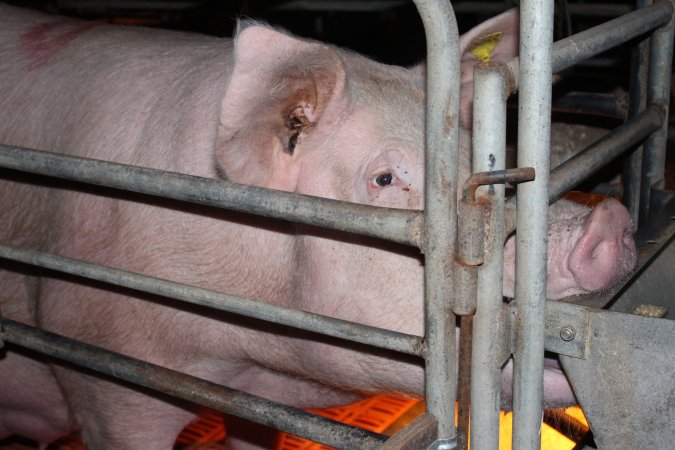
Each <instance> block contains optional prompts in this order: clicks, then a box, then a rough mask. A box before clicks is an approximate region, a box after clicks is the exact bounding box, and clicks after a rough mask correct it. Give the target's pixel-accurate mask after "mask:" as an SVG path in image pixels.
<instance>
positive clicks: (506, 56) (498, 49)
mask: <svg viewBox="0 0 675 450" xmlns="http://www.w3.org/2000/svg"><path fill="white" fill-rule="evenodd" d="M518 32H519V16H518V9H515V8H514V9H510V10H508V11H506V12H504V13H502V14H500V15H498V16H495V17H493V18H492V19H489V20H487V21H485V22H483V23H481V24H479V25H477V26H476V27H475V28H473V29H471V30H469V31H468V32H467V33H465V34H463V35H462V36H461V37H460V39H459V51H460V54H461V55H462V56H461V58H462V60H461V66H462V67H461V78H460V80H461V81H460V82H461V85H462V87H461V98H460V106H459V109H460V119H461V121H462V123H463V124H464V126H465V127H467V128H471V125H472V123H471V121H472V115H473V114H472V111H473V67H474V65H475V64H476V63H477V62H479V61H481V58H483V57H488V58H489V59H490V60H500V61H508V60H510V59H511V58H514V57H516V56H518V46H519V40H518Z"/></svg>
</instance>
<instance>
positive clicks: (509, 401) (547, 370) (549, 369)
mask: <svg viewBox="0 0 675 450" xmlns="http://www.w3.org/2000/svg"><path fill="white" fill-rule="evenodd" d="M512 382H513V359H509V360H508V361H507V363H506V364H505V365H504V367H503V368H502V409H504V410H509V411H510V410H511V409H512V408H513V390H512ZM543 386H544V407H545V408H562V407H567V406H571V405H575V404H576V403H577V400H576V397H575V396H574V392H573V391H572V386H570V383H569V381H568V380H567V376H565V373H564V372H563V370H562V368H561V367H560V363H559V362H558V359H557V358H549V357H546V358H544V384H543Z"/></svg>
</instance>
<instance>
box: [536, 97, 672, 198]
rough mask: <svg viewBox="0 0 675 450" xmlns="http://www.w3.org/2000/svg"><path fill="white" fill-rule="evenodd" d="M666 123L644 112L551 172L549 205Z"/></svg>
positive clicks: (655, 114)
mask: <svg viewBox="0 0 675 450" xmlns="http://www.w3.org/2000/svg"><path fill="white" fill-rule="evenodd" d="M664 119H665V116H664V114H663V113H662V112H661V111H660V110H659V109H658V108H656V107H651V108H647V109H646V110H645V111H643V112H642V113H640V114H638V115H637V116H635V117H634V118H633V119H631V120H630V121H629V122H627V123H625V124H623V125H621V126H619V127H617V128H615V129H614V130H612V131H611V132H610V133H608V134H607V135H606V136H605V137H603V138H602V139H600V140H599V141H597V142H596V143H594V144H592V145H590V146H588V147H587V148H585V149H584V150H583V151H581V152H579V153H578V154H576V155H575V156H574V157H572V158H570V159H569V160H567V161H566V162H565V163H563V164H561V165H560V166H558V167H556V168H555V169H554V170H552V171H551V185H550V186H549V203H553V202H555V201H556V200H558V199H559V198H560V197H562V196H563V195H564V194H565V193H566V192H567V191H569V190H570V189H571V188H573V187H574V186H576V185H577V184H579V183H581V182H582V181H584V180H586V179H587V178H588V177H589V176H590V175H592V174H593V173H595V172H597V171H598V170H599V169H601V168H602V167H604V166H606V165H607V164H609V163H610V162H611V161H612V160H614V159H615V158H616V157H617V156H619V155H621V154H622V153H623V152H625V151H626V150H628V149H629V148H631V147H633V146H635V145H637V144H639V143H640V142H641V141H642V140H644V139H645V138H646V137H647V136H649V134H650V133H652V132H654V131H655V130H658V129H659V127H660V126H661V124H662V123H663V121H664Z"/></svg>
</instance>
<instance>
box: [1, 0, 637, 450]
mask: <svg viewBox="0 0 675 450" xmlns="http://www.w3.org/2000/svg"><path fill="white" fill-rule="evenodd" d="M0 20H1V21H2V24H1V25H0V111H2V114H3V119H2V121H0V142H3V143H5V144H10V145H17V146H23V147H32V148H38V149H47V150H52V151H57V152H63V153H68V154H73V155H79V156H83V157H89V158H98V159H104V160H111V161H115V162H120V163H129V164H135V165H140V166H147V167H152V168H158V169H164V170H171V171H177V172H184V173H188V174H194V175H199V176H204V177H211V178H227V179H229V180H232V181H235V182H239V183H244V184H252V185H257V186H264V187H268V188H273V189H280V190H286V191H293V192H298V193H302V194H310V195H315V196H321V197H329V198H334V199H340V200H346V201H351V202H357V203H365V204H371V205H377V206H387V207H397V208H414V209H421V208H423V206H424V205H423V198H424V193H423V181H424V180H423V167H424V162H423V140H424V138H423V129H424V126H423V123H424V80H423V72H424V70H423V68H422V67H421V66H420V67H415V68H411V69H406V68H401V67H394V66H386V65H383V64H380V63H376V62H373V61H371V60H368V59H366V58H364V57H362V56H359V55H357V54H354V53H351V52H347V51H344V50H341V49H339V48H335V47H332V46H329V45H325V44H322V43H318V42H313V41H309V40H303V39H297V38H294V37H291V36H289V35H287V34H285V33H283V32H279V31H276V30H274V29H271V28H269V27H266V26H261V25H258V24H256V23H249V24H246V25H244V26H242V27H241V29H240V31H239V32H238V35H237V38H236V39H235V40H234V41H233V40H229V39H217V38H212V37H206V36H200V35H192V34H184V33H176V32H168V31H159V30H150V29H140V28H132V27H115V26H109V25H104V24H90V23H86V22H80V21H75V20H70V19H64V18H55V17H50V16H45V15H41V14H36V13H32V12H29V11H26V10H21V9H16V8H12V7H9V6H0ZM516 24H517V20H516V15H515V13H514V12H513V11H511V12H507V13H505V14H504V15H502V16H499V17H498V18H495V19H492V20H490V21H488V22H485V23H484V24H482V25H480V26H479V27H477V28H476V29H474V30H472V31H471V32H470V33H469V34H467V35H465V36H464V37H463V39H462V48H465V47H466V45H467V43H468V42H470V41H471V40H472V39H473V38H474V37H475V36H478V35H481V34H485V33H488V32H492V31H503V32H504V38H503V39H502V42H501V43H500V45H499V47H498V49H497V53H495V57H501V58H508V57H510V56H512V55H514V54H515V52H516V48H517V39H516V38H515V37H514V36H515V33H516V30H517V28H516ZM462 61H463V62H462V64H463V66H462V73H463V75H462V85H463V89H464V92H465V93H468V92H470V90H471V78H470V73H471V70H472V69H471V67H472V64H473V63H474V59H473V57H472V56H471V55H470V54H468V53H467V54H465V57H464V58H463V60H462ZM470 98H471V96H470V95H467V94H463V97H462V99H463V100H462V114H463V120H464V123H467V121H468V117H469V114H470V110H471V109H470V101H469V99H470ZM462 132H463V137H462V142H463V148H462V155H461V157H460V159H461V164H462V168H461V170H460V176H461V177H466V176H467V168H468V167H470V165H469V163H470V155H469V153H468V149H469V144H468V143H469V142H470V139H469V133H468V130H465V129H464V130H463V131H462ZM3 173H5V172H3ZM6 175H7V178H6V179H3V181H0V196H1V198H0V208H2V214H0V234H1V236H0V238H1V239H2V241H5V242H10V243H13V244H19V245H24V246H27V247H30V248H34V249H38V250H42V251H47V252H53V253H57V254H61V255H64V256H69V257H74V258H80V259H84V260H87V261H91V262H96V263H101V264H106V265H110V266H113V267H118V268H122V269H126V270H131V271H138V272H141V273H144V274H148V275H152V276H157V277H162V278H168V279H172V280H176V281H180V282H184V283H190V284H194V285H198V286H202V287H206V288H210V289H215V290H219V291H222V292H226V293H229V294H234V295H238V296H244V297H249V298H253V299H259V300H264V301H266V302H270V303H274V304H277V305H283V306H288V307H293V308H299V309H302V310H306V311H313V312H316V313H321V314H326V315H329V316H333V317H340V318H343V319H349V320H355V321H358V322H362V323H367V324H370V325H375V326H378V327H383V328H388V329H392V330H397V331H402V332H406V333H412V334H417V335H422V334H423V332H424V330H423V308H422V290H423V289H422V284H423V283H422V278H423V260H422V257H421V256H420V255H419V251H418V250H417V249H411V248H406V247H401V246H397V245H393V244H391V245H390V244H386V243H382V242H379V241H373V240H369V239H366V238H359V237H355V236H351V235H345V234H340V233H336V232H331V231H326V230H320V229H315V228H312V227H307V226H302V225H295V224H291V223H286V222H281V221H273V220H269V219H264V218H257V217H252V216H247V215H243V214H237V213H230V212H220V211H218V212H214V211H212V210H209V211H206V210H203V209H200V208H198V207H186V206H176V205H168V206H169V208H161V207H160V206H162V203H163V202H161V201H158V200H153V199H147V198H140V197H135V196H131V197H126V198H124V197H122V196H121V195H117V194H115V193H113V194H110V193H108V195H106V196H99V195H94V194H96V192H97V190H96V189H95V188H78V189H76V190H74V191H73V190H64V189H60V188H59V187H58V183H54V182H51V181H45V180H39V179H35V178H32V177H30V176H20V175H17V174H6ZM557 205H558V206H556V208H555V209H553V210H552V211H553V212H552V217H553V220H552V223H553V225H552V235H551V238H550V242H551V244H552V245H554V247H553V248H551V251H550V254H551V255H552V256H551V258H552V260H551V261H550V266H551V268H550V269H549V274H550V277H551V279H550V280H549V281H550V282H549V287H550V290H549V295H550V296H551V297H552V298H557V297H561V296H565V295H570V294H573V293H579V292H586V291H595V290H601V289H605V288H607V287H608V286H609V285H610V284H612V283H613V282H614V281H616V280H617V279H620V278H621V277H623V276H625V275H626V274H627V273H628V272H629V271H630V270H631V269H632V266H633V264H634V260H635V249H634V244H633V242H632V239H631V237H630V236H631V231H632V224H631V223H630V220H629V219H628V215H627V213H626V212H625V210H623V208H622V207H621V206H620V205H619V204H618V203H615V202H612V201H608V202H606V203H603V204H601V205H599V206H598V207H596V209H595V211H593V212H590V211H588V210H587V209H585V208H582V207H578V206H573V205H571V204H563V203H560V204H557ZM561 205H562V206H561ZM509 252H511V253H509ZM512 253H513V249H512V248H510V247H509V244H507V258H506V259H507V264H509V263H508V261H509V260H510V258H509V256H508V255H512ZM2 269H3V270H2V271H0V285H1V286H2V287H3V288H2V293H1V294H0V300H1V309H2V313H3V315H4V316H5V317H7V318H11V319H13V320H18V321H21V322H24V323H28V324H31V325H37V326H39V327H42V328H44V329H46V330H50V331H53V332H56V333H60V334H64V335H66V336H69V337H72V338H76V339H81V340H84V341H87V342H89V343H92V344H95V345H99V346H101V347H104V348H107V349H111V350H114V351H117V352H121V353H124V354H127V355H130V356H133V357H135V358H142V359H145V360H149V361H151V362H153V363H156V364H160V365H163V366H166V367H170V368H173V369H177V370H181V371H184V372H187V373H190V374H193V375H196V376H200V377H203V378H206V379H209V380H212V381H214V382H217V383H221V384H224V385H227V386H230V387H233V388H237V389H242V390H245V391H248V392H251V393H253V394H256V395H260V396H263V397H267V398H270V399H272V400H276V401H280V402H285V403H288V404H292V405H295V406H298V407H309V406H312V407H323V406H329V405H336V404H341V403H345V402H348V401H351V400H355V399H357V398H359V397H360V396H361V395H363V394H367V393H371V392H379V391H397V392H405V393H407V394H410V395H416V396H420V395H423V369H422V363H421V362H420V361H417V360H410V359H406V358H398V357H395V356H392V355H389V354H383V353H379V352H370V353H359V352H357V351H356V350H354V349H352V348H350V347H349V346H348V345H339V344H327V343H325V342H319V341H316V340H312V339H311V336H308V335H306V334H304V333H300V332H292V331H286V330H284V332H283V333H281V334H279V333H278V332H279V330H278V329H270V328H269V327H268V326H266V325H264V324H260V323H257V322H255V321H251V320H247V319H243V318H241V317H238V316H234V315H227V314H215V313H213V312H211V311H207V310H199V309H193V308H185V307H180V306H178V308H173V307H171V306H176V305H175V304H174V303H173V302H170V301H167V300H163V299H157V298H152V299H149V301H148V300H144V299H142V298H141V297H143V296H142V295H140V294H133V293H129V292H121V291H114V290H113V291H109V290H105V289H103V288H102V287H100V286H98V285H96V284H89V283H86V282H84V283H81V282H77V283H73V282H72V280H68V279H65V278H62V277H59V276H54V275H45V276H38V274H36V273H34V272H31V271H26V270H25V269H24V268H16V267H13V266H12V265H11V264H10V263H8V262H4V263H3V264H2ZM510 269H512V268H511V267H510V266H507V268H506V273H507V282H506V285H505V293H507V294H508V293H510V292H512V291H513V286H512V283H511V284H510V283H509V277H510V275H509V274H510V273H512V270H511V271H510ZM596 274H597V275H596ZM511 280H512V278H511ZM274 331H276V332H277V333H275V332H274ZM32 356H33V355H27V354H25V353H23V352H20V351H15V349H14V348H11V349H9V350H8V351H6V352H5V353H4V357H3V358H2V359H0V379H1V380H2V383H0V438H2V437H4V436H7V435H11V434H19V435H23V436H27V437H30V438H33V439H35V440H37V441H38V442H41V443H43V444H44V443H47V442H50V441H52V440H54V439H56V438H58V437H59V436H61V435H63V434H65V433H67V432H69V431H72V430H75V429H79V430H80V431H81V433H82V438H83V440H84V441H85V442H86V444H87V446H88V448H90V449H169V448H172V445H173V442H174V440H175V437H176V436H177V434H178V433H179V432H180V430H181V429H182V428H183V426H184V425H185V424H186V423H187V422H189V421H190V420H191V419H192V418H193V417H194V412H195V411H194V410H192V409H191V408H190V407H188V406H186V405H184V404H180V405H179V404H178V403H177V402H173V401H171V400H168V399H166V398H164V397H159V396H157V397H153V396H150V395H148V393H142V392H139V391H136V390H133V389H131V388H129V387H126V386H121V385H119V384H115V383H112V382H109V381H104V380H102V379H100V378H97V377H95V376H91V375H87V374H84V373H81V372H78V371H76V370H72V369H70V368H68V367H64V366H62V365H59V364H45V363H42V362H40V361H41V360H40V358H33V357H32ZM554 375H556V374H554ZM554 380H555V382H552V383H547V387H546V389H547V397H549V398H552V399H554V403H556V404H564V403H570V402H573V401H574V397H573V394H572V393H571V391H570V390H569V386H568V385H567V383H566V381H565V378H564V376H557V375H556V376H554ZM237 430H238V428H237V427H232V428H231V429H230V430H229V431H230V433H231V435H232V439H231V441H230V443H229V445H230V448H240V449H244V448H259V447H256V445H263V444H261V443H260V442H258V443H255V442H248V441H247V439H248V437H246V436H244V435H243V434H242V435H238V431H237ZM249 437H250V436H249Z"/></svg>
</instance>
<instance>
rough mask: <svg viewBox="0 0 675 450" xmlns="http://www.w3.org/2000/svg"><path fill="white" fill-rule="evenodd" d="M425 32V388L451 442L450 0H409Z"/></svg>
mask: <svg viewBox="0 0 675 450" xmlns="http://www.w3.org/2000/svg"><path fill="white" fill-rule="evenodd" d="M414 2H415V5H416V6H417V10H418V11H419V14H420V17H421V18H422V23H423V24H424V29H425V32H426V36H427V95H426V102H427V104H426V134H425V136H426V164H425V207H424V208H425V210H424V217H425V239H426V241H425V245H424V247H423V250H424V254H425V268H424V277H425V278H424V279H425V283H424V285H425V288H424V289H425V305H426V308H425V338H426V344H427V349H428V351H429V354H428V356H427V358H426V370H425V388H426V401H427V403H426V408H427V413H429V414H431V415H432V416H434V417H435V418H436V420H438V437H439V439H441V440H445V441H446V442H445V444H444V445H446V444H447V447H448V448H454V447H455V439H456V433H457V431H456V429H455V418H454V416H455V399H456V390H457V376H456V368H457V352H456V343H455V316H454V314H452V312H451V308H450V306H451V301H452V298H453V279H452V275H451V273H452V268H453V265H454V261H453V259H454V256H455V240H456V233H457V216H456V210H457V199H456V193H457V154H458V145H459V86H460V85H459V80H460V73H459V68H460V65H459V61H460V55H459V33H458V32H457V22H456V20H455V15H454V12H453V10H452V6H451V5H450V2H447V1H432V0H414Z"/></svg>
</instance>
